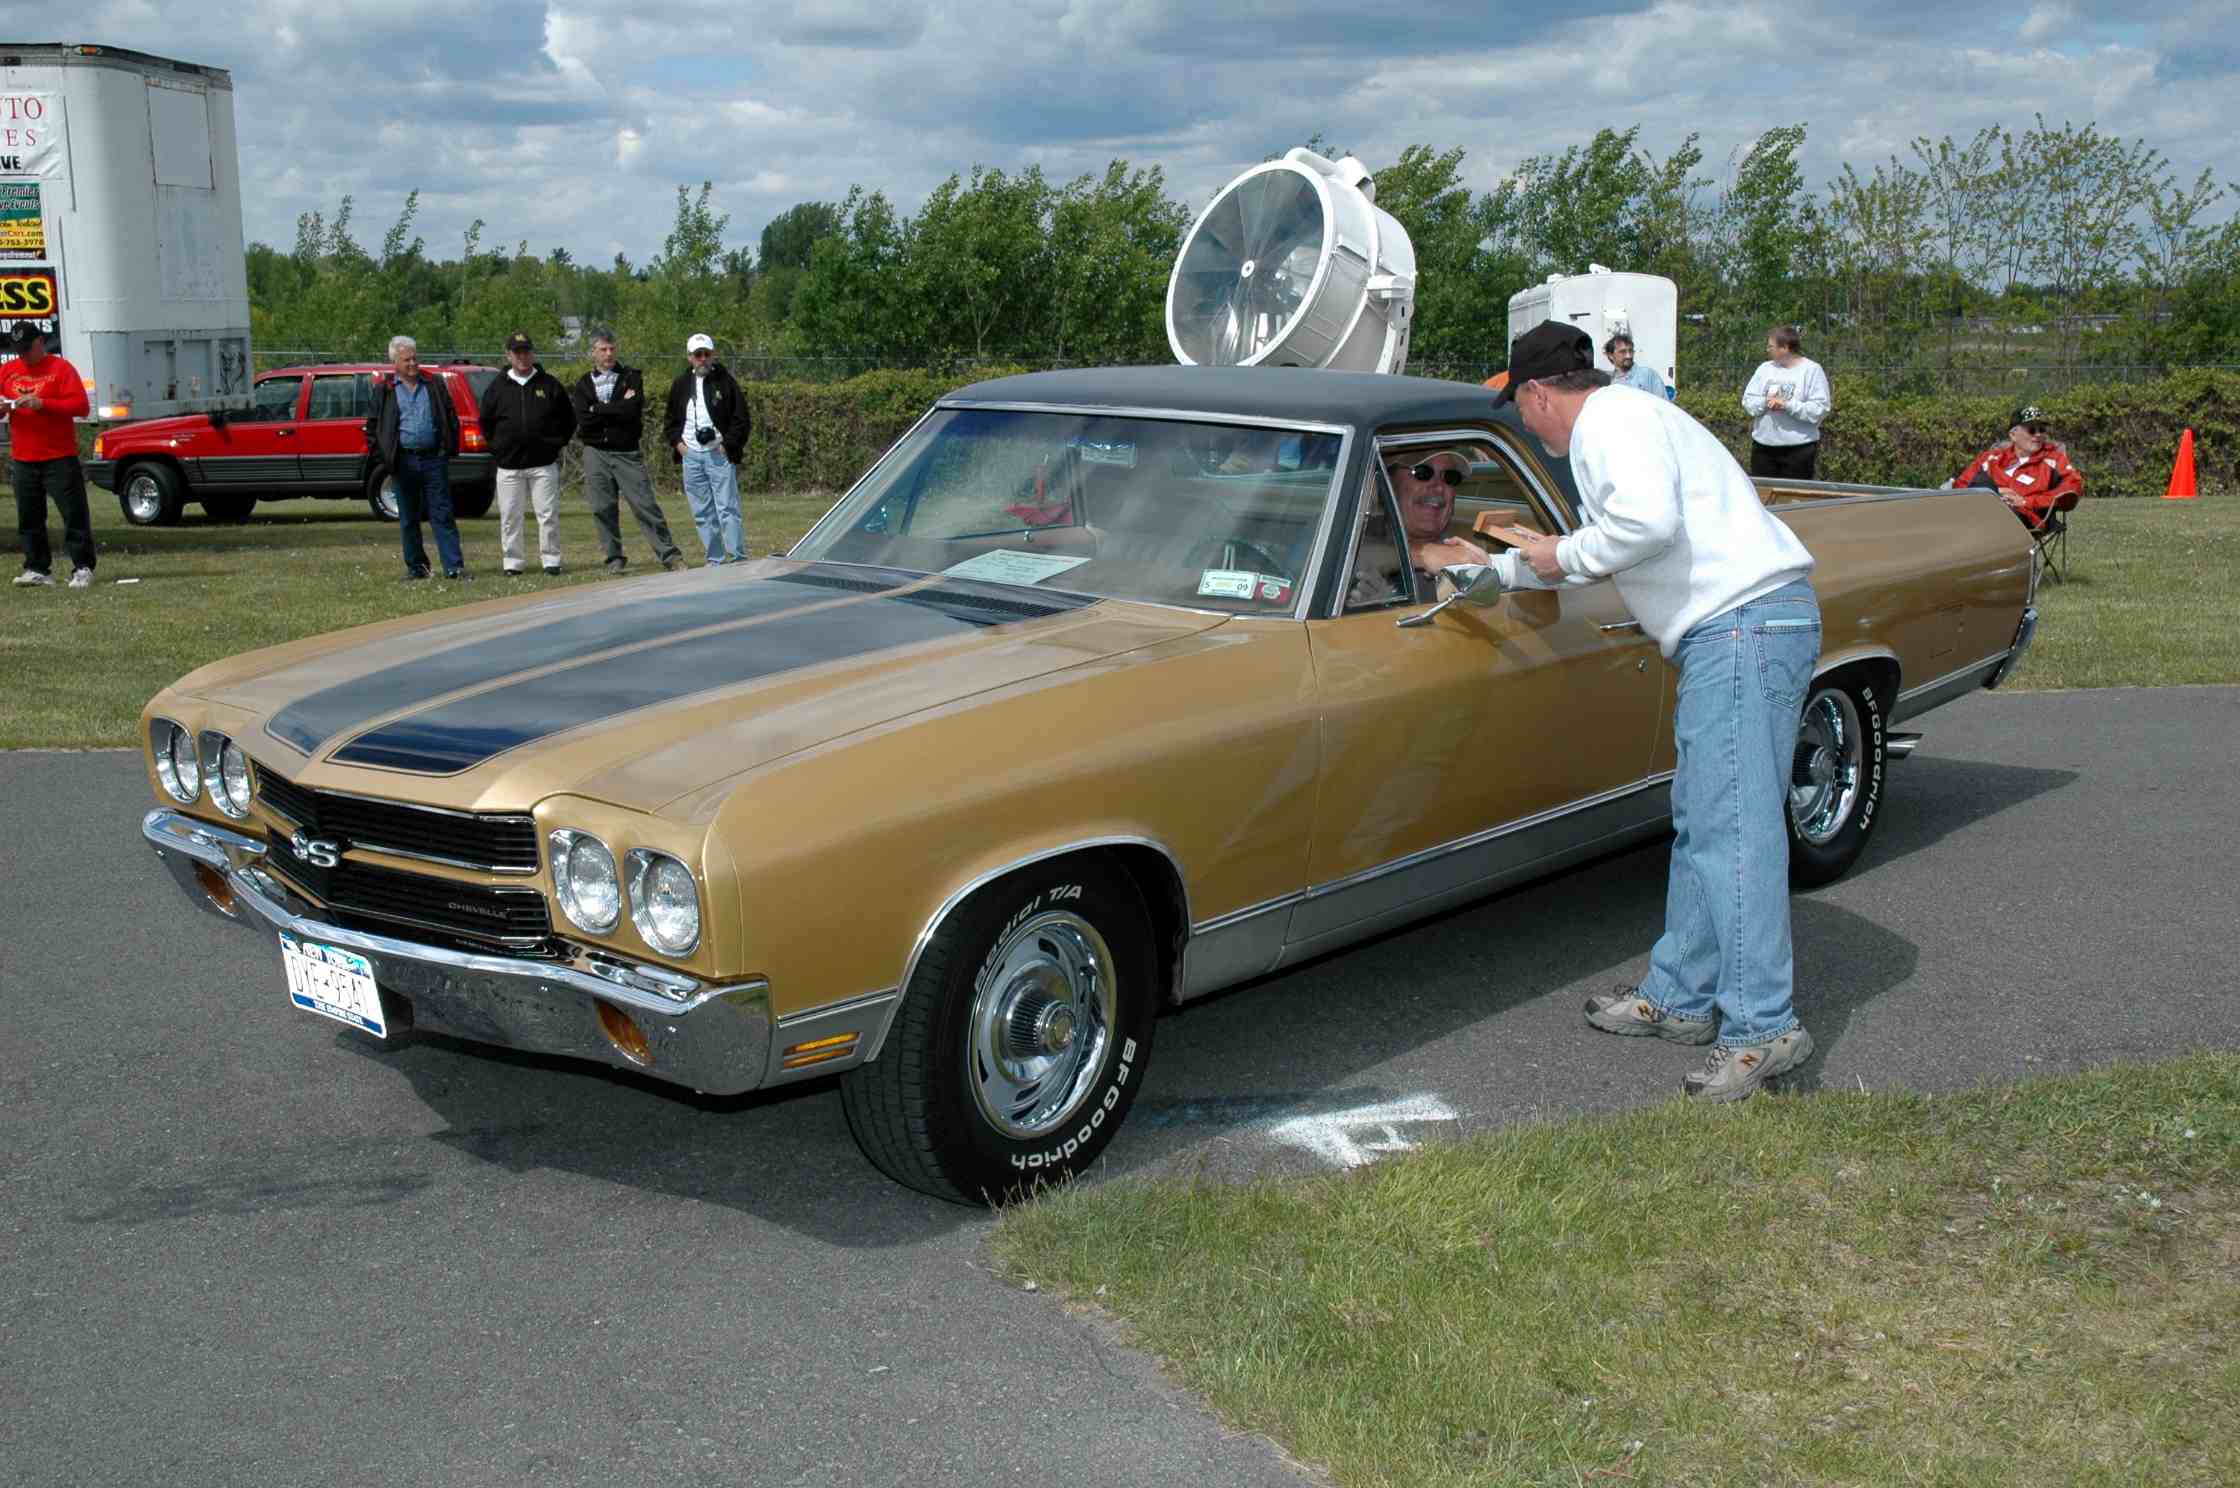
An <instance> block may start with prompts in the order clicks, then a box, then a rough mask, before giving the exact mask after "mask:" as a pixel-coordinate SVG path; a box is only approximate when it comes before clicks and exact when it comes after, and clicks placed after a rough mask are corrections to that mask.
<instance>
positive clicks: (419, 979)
mask: <svg viewBox="0 0 2240 1488" xmlns="http://www.w3.org/2000/svg"><path fill="white" fill-rule="evenodd" d="M140 830H141V835H142V836H143V837H144V838H145V839H146V840H147V842H148V844H149V845H150V846H151V847H153V848H154V849H155V850H156V853H157V856H158V857H160V858H162V859H163V861H164V862H165V864H166V866H168V867H169V868H170V869H171V871H172V875H173V877H174V878H176V879H178V880H179V883H180V885H181V887H182V888H184V889H185V890H186V891H187V892H188V893H189V894H190V895H191V896H193V898H194V899H195V900H196V901H197V902H198V903H207V901H208V896H207V895H206V894H205V893H204V892H203V890H202V888H201V886H200V884H199V883H197V881H196V879H195V876H194V873H193V868H194V866H195V865H200V866H201V867H203V868H206V869H209V870H213V871H215V872H218V873H222V874H223V875H224V876H225V880H226V884H227V886H228V887H229V888H231V889H232V890H233V895H234V900H235V913H234V914H233V915H232V916H231V919H232V921H233V922H234V923H237V924H241V925H243V926H247V927H249V928H260V927H261V928H262V929H264V930H268V931H286V932H287V933H289V934H291V935H299V936H302V937H303V938H305V939H307V940H314V941H318V942H320V943H322V944H326V945H333V946H342V947H346V948H348V949H350V950H353V951H356V952H358V953H359V954H360V955H363V956H364V957H366V959H367V960H368V961H371V962H373V963H374V966H375V969H376V976H375V980H376V982H378V983H379V984H380V985H381V986H382V988H383V989H384V990H385V991H387V992H393V993H394V994H396V995H397V996H399V997H402V998H404V999H406V1000H407V1001H408V1002H409V1003H410V1004H411V1006H412V1011H413V1024H414V1026H416V1027H422V1028H427V1029H430V1030H434V1031H439V1032H445V1033H451V1034H455V1035H457V1036H458V1037H461V1038H464V1039H468V1040H471V1041H474V1042H477V1043H485V1044H497V1045H501V1046H503V1047H507V1048H516V1049H528V1050H533V1051H535V1052H539V1053H549V1054H561V1055H567V1056H570V1057H574V1058H581V1059H587V1060H590V1061H593V1062H595V1063H600V1064H606V1065H610V1066H612V1067H614V1068H618V1069H627V1070H633V1071H637V1072H639V1073H644V1074H651V1075H652V1076H654V1077H655V1078H657V1079H662V1080H666V1081H669V1082H671V1083H673V1084H679V1085H686V1086H689V1087H690V1088H692V1089H695V1090H702V1091H708V1092H711V1093H715V1094H722V1095H729V1094H737V1093H738V1092H740V1091H745V1090H752V1089H754V1088H755V1087H756V1085H757V1083H758V1082H759V1081H760V1080H761V1078H762V1074H763V1070H764V1066H765V1064H766V1062H767V1060H768V1057H769V1038H770V1032H771V1023H770V1016H769V991H770V987H769V983H768V982H767V981H766V980H764V979H762V978H759V977H757V978H753V979H750V980H748V981H743V982H735V983H729V984H721V985H719V984H715V983H709V982H704V981H701V980H699V979H698V978H696V977H692V976H689V975H687V974H685V973H682V972H678V971H674V970H671V969H670V968H667V967H661V966H650V965H643V964H639V963H635V962H628V961H624V960H622V959H621V958H619V957H615V956H611V955H608V954H606V953H603V952H598V951H588V950H584V949H582V948H580V947H574V946H570V947H569V949H570V952H571V954H570V956H569V957H568V959H566V960H554V961H546V960H523V959H520V958H518V957H512V956H497V955H481V954H477V953H474V952H467V951H454V950H450V949H448V948H445V947H442V946H431V945H422V944H419V943H418V942H415V941H409V940H399V939H397V938H395V937H393V936H387V935H379V934H375V933H373V932H370V931H365V930H353V929H350V928H348V927H346V926H342V925H336V924H331V923H329V922H328V921H325V920H322V919H319V918H317V917H316V916H315V915H314V914H311V913H309V912H307V911H309V909H310V908H311V906H309V905H308V903H307V902H306V901H303V900H302V899H300V898H299V897H298V896H296V895H294V894H293V893H291V892H290V891H289V890H288V889H287V887H286V886H285V885H284V884H283V883H282V882H281V881H280V880H279V879H278V878H277V877H275V876H274V875H272V874H270V873H268V872H267V871H266V870H265V869H264V868H263V867H262V866H261V863H260V860H261V859H262V858H263V856H264V844H263V843H261V842H258V841H256V840H255V839H253V838H249V837H244V836H242V835H241V834H239V833H236V832H229V831H227V830H225V829H224V828H220V827H213V826H211V825H210V824H209V823H207V822H202V821H197V820H195V819H194V818H192V817H187V816H183V815H181V814H180V813H178V812H174V811H165V810H160V809H159V810H155V811H150V812H149V813H147V815H146V816H145V817H143V818H142V820H141V823H140ZM599 1002H605V1003H609V1004H612V1005H614V1006H617V1007H620V1008H623V1009H626V1010H627V1011H629V1012H631V1013H633V1014H635V1015H638V1023H639V1028H640V1031H641V1032H643V1033H644V1034H645V1036H646V1038H647V1040H648V1041H649V1043H650V1044H651V1046H652V1048H653V1051H654V1060H653V1063H652V1065H651V1066H650V1067H649V1066H644V1065H640V1064H638V1063H636V1062H635V1061H633V1060H630V1059H628V1058H626V1057H625V1056H624V1055H622V1054H621V1053H620V1052H619V1051H618V1050H616V1049H615V1048H614V1046H613V1045H612V1043H611V1042H610V1041H609V1040H608V1039H607V1037H606V1036H605V1035H604V1034H603V1033H601V1032H600V1031H599V1029H598V1022H597V1017H596V1010H595V1006H594V1005H595V1004H596V1003H599Z"/></svg>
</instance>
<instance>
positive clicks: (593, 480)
mask: <svg viewBox="0 0 2240 1488" xmlns="http://www.w3.org/2000/svg"><path fill="white" fill-rule="evenodd" d="M568 397H569V399H570V401H571V402H572V403H573V404H574V405H575V415H576V429H577V431H578V432H579V433H581V434H582V435H583V494H584V497H585V499H586V500H588V501H589V502H590V503H591V520H592V521H594V522H597V523H598V524H599V546H600V547H601V548H603V549H605V551H606V560H607V567H608V568H609V569H611V570H612V571H614V572H616V573H620V572H621V571H622V570H623V569H624V568H626V567H628V566H629V563H630V560H629V559H628V558H626V557H624V556H623V553H622V524H621V522H620V520H619V517H620V512H619V511H618V509H617V502H616V497H617V495H618V494H619V495H621V496H624V497H627V498H629V501H630V514H631V515H632V516H634V517H636V518H637V519H638V530H639V531H641V532H643V533H644V534H645V535H646V541H647V542H648V543H651V544H652V545H653V556H654V557H655V558H657V559H659V560H660V562H661V566H662V567H663V568H682V567H684V554H683V553H681V552H679V551H678V550H677V540H676V539H675V538H673V537H671V536H670V535H669V519H668V518H667V517H665V516H663V515H662V514H661V503H660V502H658V501H656V500H655V499H654V495H653V482H652V481H650V480H648V479H647V478H646V461H645V455H644V454H643V453H642V452H641V451H640V450H639V448H638V442H639V440H640V439H642V438H643V437H644V435H645V427H646V376H645V374H644V373H643V372H640V371H639V370H638V369H637V368H635V367H625V366H623V365H622V363H621V362H620V361H618V360H616V358H615V350H614V332H612V331H609V330H605V329H601V330H596V331H593V332H592V333H591V370H590V371H589V372H586V373H584V374H583V376H582V377H581V378H580V379H578V380H577V382H576V385H575V386H574V387H572V388H570V389H569V390H568Z"/></svg>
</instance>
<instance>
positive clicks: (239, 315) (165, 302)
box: [0, 42, 251, 419]
mask: <svg viewBox="0 0 2240 1488" xmlns="http://www.w3.org/2000/svg"><path fill="white" fill-rule="evenodd" d="M21 320H31V321H35V322H37V323H39V324H40V325H41V326H42V328H44V329H46V330H47V331H49V333H50V334H49V337H48V345H49V346H50V347H52V348H53V349H54V350H55V351H57V352H59V353H60V354H61V355H63V356H64V357H67V358H68V359H69V361H70V363H71V365H72V366H74V367H76V368H77V369H78V371H79V373H80V374H81V375H83V376H84V377H85V379H86V392H87V395H88V401H89V402H90V403H91V404H92V405H93V417H95V418H96V419H122V418H150V417H156V416H160V415H164V414H173V413H193V412H197V411H202V410H207V409H213V408H220V407H241V406H245V405H246V402H247V398H248V392H249V374H250V370H251V368H250V361H249V269H248V261H247V259H246V257H245V255H244V253H243V249H242V239H241V166H240V160H239V157H238V155H237V154H236V153H235V147H234V134H233V79H232V77H231V76H230V75H229V74H228V73H226V72H225V71H224V70H223V69H222V68H216V67H199V66H196V65H195V64H193V63H191V62H174V61H170V60H168V59H166V58H163V57H151V56H148V55H146V54H145V53H142V52H128V51H122V50H119V49H118V48H115V47H106V46H87V45H65V44H60V43H47V42H42V43H28V42H25V43H18V42H0V330H4V329H7V328H9V326H10V325H11V324H12V323H13V322H16V321H21Z"/></svg>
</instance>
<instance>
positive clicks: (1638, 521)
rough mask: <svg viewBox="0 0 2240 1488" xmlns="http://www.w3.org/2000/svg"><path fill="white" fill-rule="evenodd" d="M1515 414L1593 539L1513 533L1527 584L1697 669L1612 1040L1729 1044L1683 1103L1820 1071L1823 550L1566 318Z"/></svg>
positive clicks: (1510, 565)
mask: <svg viewBox="0 0 2240 1488" xmlns="http://www.w3.org/2000/svg"><path fill="white" fill-rule="evenodd" d="M1511 401H1513V402H1514V403H1515V404H1516V406H1517V412H1518V414H1519V416H1520V417H1522V419H1523V420H1524V426H1525V428H1526V429H1527V430H1529V431H1531V433H1532V435H1533V436H1534V437H1535V438H1537V439H1538V440H1539V441H1540V442H1541V444H1543V445H1545V446H1546V447H1547V449H1548V451H1549V453H1550V454H1553V455H1565V454H1568V455H1569V456H1570V458H1571V474H1572V478H1573V480H1574V482H1575V484H1576V485H1577V487H1578V492H1579V506H1580V512H1579V518H1580V524H1581V525H1580V526H1579V528H1578V530H1577V531H1575V532H1572V533H1571V534H1570V535H1568V536H1566V537H1562V538H1555V537H1545V536H1542V535H1541V534H1539V533H1536V532H1530V531H1527V530H1525V529H1523V528H1520V527H1512V528H1509V529H1507V530H1505V531H1503V532H1499V533H1496V534H1495V535H1496V536H1499V537H1501V538H1502V539H1504V540H1505V541H1507V542H1509V543H1510V544H1512V551H1510V552H1506V553H1501V554H1498V555H1496V556H1495V558H1494V567H1495V568H1496V569H1497V570H1498V571H1499V573H1500V574H1501V579H1502V583H1503V585H1504V586H1505V587H1508V588H1532V589H1552V588H1555V587H1558V586H1559V585H1563V584H1591V583H1598V582H1600V581H1602V580H1605V579H1607V580H1609V581H1610V582H1612V583H1614V584H1616V585H1617V588H1618V595H1619V598H1621V599H1623V600H1624V601H1625V605H1626V608H1627V609H1628V610H1629V611H1631V612H1632V614H1633V616H1634V618H1635V619H1637V620H1639V621H1640V622H1641V627H1642V629H1643V630H1645V631H1646V632H1648V634H1649V635H1650V636H1652V637H1654V638H1655V640H1656V642H1657V646H1658V649H1660V650H1661V651H1663V652H1664V655H1665V657H1666V659H1667V660H1669V661H1670V662H1672V663H1673V665H1674V666H1676V667H1677V668H1678V669H1679V672H1680V682H1679V696H1678V702H1677V704H1676V706H1675V709H1674V716H1673V732H1674V735H1675V736H1676V740H1677V743H1678V745H1679V769H1678V773H1677V774H1676V775H1675V777H1674V779H1673V782H1672V819H1673V826H1674V829H1675V833H1676V835H1675V836H1674V839H1673V844H1672V867H1671V872H1670V875H1669V878H1668V880H1667V884H1666V890H1665V922H1664V934H1663V935H1662V936H1661V937H1660V938H1659V939H1658V941H1657V943H1656V945H1655V947H1654V948H1652V949H1651V951H1650V952H1649V975H1648V977H1647V979H1646V980H1644V981H1643V982H1642V983H1641V984H1640V985H1639V986H1638V987H1627V988H1621V989H1620V990H1618V991H1617V992H1614V993H1607V994H1602V995H1598V996H1595V997H1591V998H1589V999H1588V1000H1587V1022H1588V1023H1590V1024H1591V1025H1593V1026H1594V1027H1596V1028H1599V1029H1601V1030H1603V1031H1604V1032H1606V1033H1617V1034H1628V1035H1645V1036H1653V1037H1657V1038H1667V1039H1673V1040H1676V1041H1678V1042H1680V1043H1686V1044H1703V1043H1710V1042H1711V1041H1712V1040H1713V1039H1714V1037H1715V1038H1716V1039H1717V1041H1718V1042H1717V1044H1716V1045H1715V1046H1714V1047H1713V1049H1712V1052H1711V1060H1710V1063H1709V1064H1708V1065H1706V1066H1705V1067H1704V1069H1703V1070H1701V1071H1700V1072H1698V1073H1696V1074H1693V1075H1690V1076H1688V1078H1687V1080H1686V1081H1685V1082H1684V1083H1683V1086H1682V1088H1683V1089H1684V1090H1686V1091H1687V1093H1688V1094H1690V1095H1694V1096H1700V1097H1703V1098H1705V1099H1708V1100H1741V1099H1743V1098H1745V1097H1747V1096H1749V1095H1751V1094H1752V1093H1753V1092H1755V1091H1756V1090H1757V1089H1758V1087H1759V1086H1760V1085H1762V1084H1764V1083H1765V1082H1766V1081H1767V1080H1769V1079H1771V1078H1773V1077H1774V1076H1776V1075H1779V1074H1781V1073H1783V1072H1785V1071H1787V1070H1791V1069H1794V1068H1795V1067H1796V1066H1798V1065H1800V1064H1802V1063H1803V1062H1804V1061H1805V1059H1806V1057H1807V1056H1809V1055H1810V1054H1811V1053H1812V1036H1811V1035H1810V1034H1808V1033H1806V1032H1805V1030H1804V1028H1803V1026H1802V1025H1800V1024H1799V1023H1798V1022H1797V1014H1796V1008H1795V1005H1794V993H1795V981H1796V976H1795V971H1796V968H1795V958H1794V954H1793V950H1792V946H1791V940H1790V927H1789V839H1788V832H1787V812H1788V803H1787V795H1788V784H1789V773H1790V768H1791V760H1792V758H1793V756H1794V754H1795V751H1796V743H1797V724H1798V718H1799V714H1800V713H1801V711H1802V709H1803V707H1804V696H1805V691H1806V689H1807V687H1808V685H1809V684H1810V682H1811V680H1812V669H1813V665H1814V663H1815V662H1816V661H1817V660H1818V659H1819V655H1820V604H1819V601H1818V599H1817V598H1816V597H1815V596H1814V594H1813V592H1812V585H1811V583H1810V581H1809V580H1808V579H1807V577H1806V575H1808V574H1809V573H1810V572H1811V571H1812V555H1811V554H1810V553H1809V552H1807V551H1806V550H1805V546H1804V544H1803V543H1802V542H1800V541H1798V539H1797V536H1796V534H1795V533H1793V532H1791V531H1790V530H1789V529H1788V527H1787V525H1785V524H1784V523H1782V522H1781V521H1779V520H1778V519H1776V518H1775V517H1774V516H1773V514H1772V513H1770V512H1768V511H1767V510H1766V508H1765V506H1764V504H1763V503H1762V502H1761V501H1760V500H1759V499H1758V492H1757V488H1756V487H1755V486H1754V485H1752V484H1751V481H1750V477H1749V476H1748V475H1746V474H1744V473H1743V470H1742V467H1741V466H1740V465H1739V464H1737V463H1736V462H1735V458H1734V456H1733V455H1731V454H1729V453H1728V452H1727V448H1726V446H1725V445H1723V444H1721V443H1720V442H1719V440H1718V438H1717V437H1716V436H1714V435H1713V434H1712V433H1711V431H1710V430H1708V429H1706V428H1704V427H1703V425H1701V424H1699V423H1697V422H1696V421H1695V420H1694V419H1692V418H1690V417H1689V416H1688V415H1687V414H1686V413H1683V412H1682V411H1681V410H1680V407H1679V405H1678V404H1675V403H1670V402H1667V401H1666V400H1665V399H1663V398H1659V397H1653V396H1651V395H1650V394H1648V393H1645V392H1641V391H1640V390H1638V389H1635V388H1629V387H1612V386H1610V376H1609V374H1608V373H1606V372H1598V371H1596V370H1595V368H1594V353H1593V343H1592V342H1590V341H1589V340H1588V338H1587V334H1586V333H1585V332H1584V331H1581V330H1579V329H1578V328H1577V327H1575V326H1569V325H1564V324H1561V323H1560V322H1556V321H1549V322H1547V323H1546V324H1543V325H1540V326H1537V327H1535V328H1533V329H1532V330H1530V331H1528V332H1526V333H1525V334H1524V335H1522V336H1519V337H1518V338H1517V340H1516V344H1515V345H1513V346H1512V347H1511V348H1510V350H1509V381H1508V384H1507V386H1505V387H1503V388H1502V389H1501V391H1500V392H1498V393H1496V394H1495V395H1494V404H1495V406H1497V407H1498V406H1499V405H1500V404H1502V403H1503V402H1511Z"/></svg>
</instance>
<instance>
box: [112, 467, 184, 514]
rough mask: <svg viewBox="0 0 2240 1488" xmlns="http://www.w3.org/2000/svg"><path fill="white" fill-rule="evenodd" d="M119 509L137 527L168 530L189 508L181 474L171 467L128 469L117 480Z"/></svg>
mask: <svg viewBox="0 0 2240 1488" xmlns="http://www.w3.org/2000/svg"><path fill="white" fill-rule="evenodd" d="M117 505H118V506H119V507H120V508H122V509H123V511H124V519H125V520H126V521H127V522H130V523H131V524H132V525H133V526H135V527H169V526H172V525H174V524H175V523H177V521H178V520H179V513H180V511H181V510H182V509H184V508H185V506H186V491H185V489H184V487H183V486H182V485H181V484H180V481H179V472H178V471H176V470H173V469H172V468H171V467H170V466H168V465H164V464H159V463H157V462H155V461H148V462H144V463H142V464H138V465H127V466H126V467H125V468H124V470H123V472H122V473H120V474H119V475H118V477H117Z"/></svg>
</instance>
